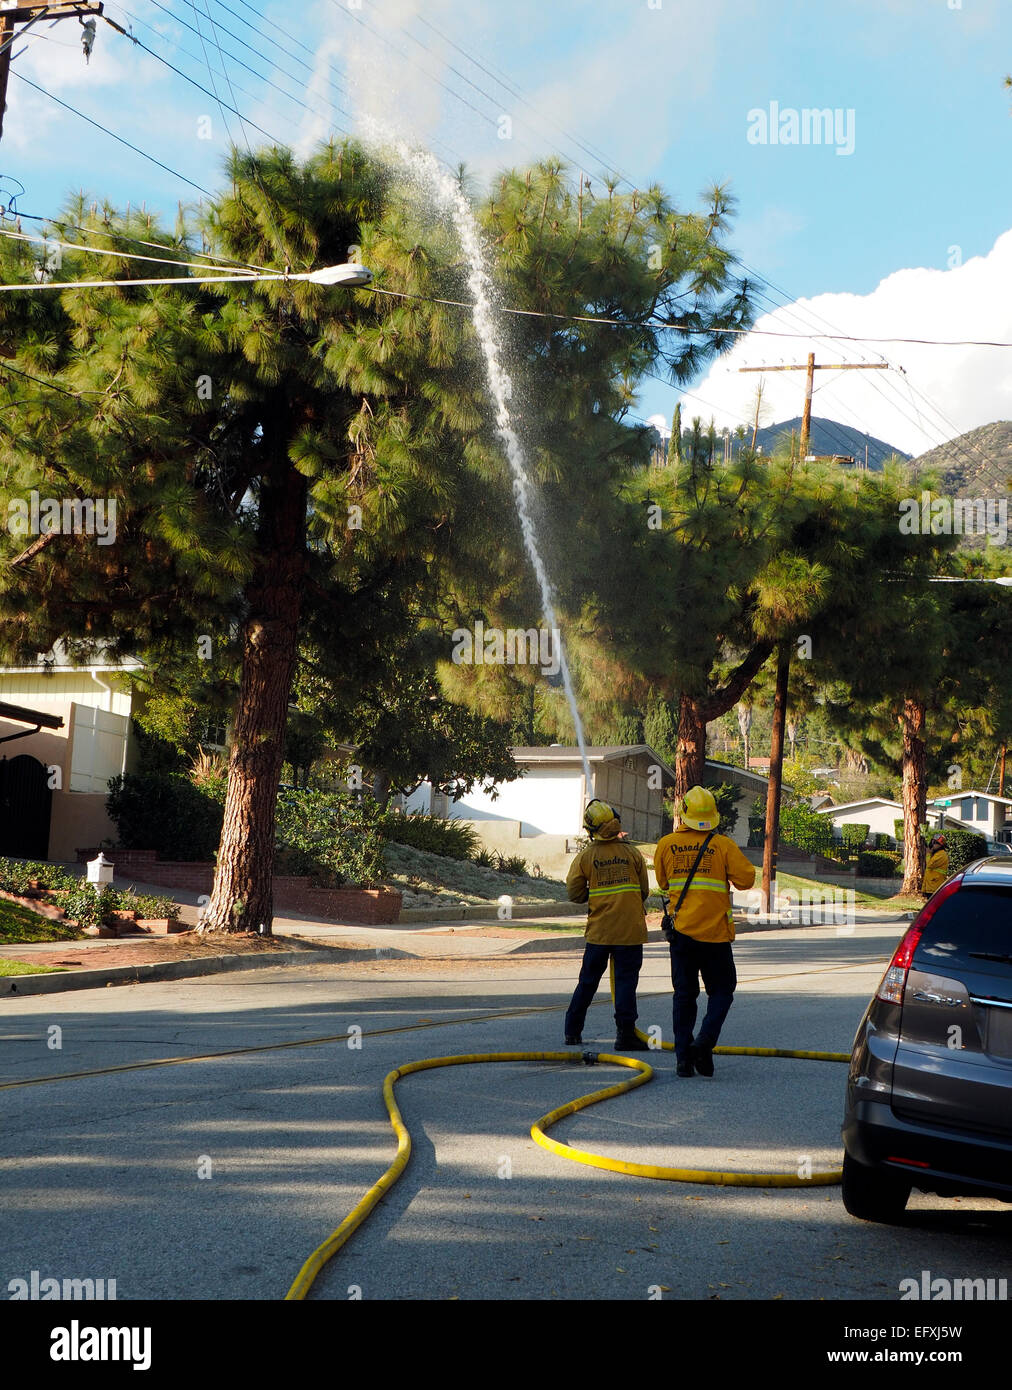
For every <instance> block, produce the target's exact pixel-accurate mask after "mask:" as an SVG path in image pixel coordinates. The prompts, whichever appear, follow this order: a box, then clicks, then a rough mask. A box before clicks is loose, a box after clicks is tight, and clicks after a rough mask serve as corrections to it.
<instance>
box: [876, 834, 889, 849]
mask: <svg viewBox="0 0 1012 1390" xmlns="http://www.w3.org/2000/svg"><path fill="white" fill-rule="evenodd" d="M874 838H875V848H876V849H892V845H891V843H890V837H889V836H888V835H887V834H886V833H885V831H883V830H876V831H875V837H874Z"/></svg>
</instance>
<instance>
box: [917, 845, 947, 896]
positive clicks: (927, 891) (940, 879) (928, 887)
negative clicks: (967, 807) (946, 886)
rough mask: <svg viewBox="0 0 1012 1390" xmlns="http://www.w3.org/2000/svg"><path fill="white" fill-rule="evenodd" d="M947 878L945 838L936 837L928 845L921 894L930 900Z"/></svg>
mask: <svg viewBox="0 0 1012 1390" xmlns="http://www.w3.org/2000/svg"><path fill="white" fill-rule="evenodd" d="M948 877H949V851H948V850H947V849H946V848H945V836H944V835H936V836H935V837H934V839H933V840H932V841H931V843H930V844H929V845H928V862H927V863H926V864H925V866H924V877H923V879H921V892H922V893H923V894H924V896H925V897H926V898H930V897H931V895H932V893H934V892H935V891H936V889H938V888H941V886H942V884H943V883H944V882H945V880H946V879H947V878H948Z"/></svg>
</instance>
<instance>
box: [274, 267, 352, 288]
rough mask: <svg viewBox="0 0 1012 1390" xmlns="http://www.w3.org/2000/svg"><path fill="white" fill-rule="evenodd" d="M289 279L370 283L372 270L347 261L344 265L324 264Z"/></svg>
mask: <svg viewBox="0 0 1012 1390" xmlns="http://www.w3.org/2000/svg"><path fill="white" fill-rule="evenodd" d="M288 278H289V279H290V280H310V281H311V282H312V283H313V284H314V285H350V286H352V287H357V286H360V285H371V284H372V271H371V270H370V269H369V268H368V266H364V265H357V264H355V263H354V262H353V261H349V262H347V263H346V264H344V265H325V266H324V267H323V268H322V270H309V271H306V272H305V273H303V274H301V275H290V276H289V277H288Z"/></svg>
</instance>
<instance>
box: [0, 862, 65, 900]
mask: <svg viewBox="0 0 1012 1390" xmlns="http://www.w3.org/2000/svg"><path fill="white" fill-rule="evenodd" d="M33 881H34V882H37V883H38V885H39V887H40V888H74V887H76V886H77V884H78V882H79V880H78V879H77V878H75V877H74V875H73V874H68V873H67V871H66V870H65V869H61V868H60V866H59V865H58V864H45V863H40V862H38V861H36V860H32V859H23V860H22V859H0V888H2V889H3V890H4V892H5V893H17V894H18V895H21V894H24V893H27V892H28V891H29V889H30V888H31V886H32V883H33Z"/></svg>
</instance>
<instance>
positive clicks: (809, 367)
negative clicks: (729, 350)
mask: <svg viewBox="0 0 1012 1390" xmlns="http://www.w3.org/2000/svg"><path fill="white" fill-rule="evenodd" d="M738 370H739V372H806V373H807V376H806V378H805V408H804V412H803V414H802V419H801V462H802V463H804V461H805V459H806V458H807V457H808V443H809V439H810V437H811V433H812V391H813V389H814V387H815V373H816V372H865V371H880V372H884V371H888V370H889V363H888V362H820V363H819V364H818V365H816V362H815V353H814V352H810V353H809V354H808V361H807V362H806V363H804V364H801V363H792V364H791V365H790V366H783V367H780V366H778V367H739V368H738Z"/></svg>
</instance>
